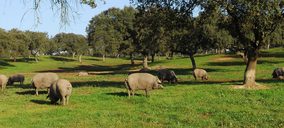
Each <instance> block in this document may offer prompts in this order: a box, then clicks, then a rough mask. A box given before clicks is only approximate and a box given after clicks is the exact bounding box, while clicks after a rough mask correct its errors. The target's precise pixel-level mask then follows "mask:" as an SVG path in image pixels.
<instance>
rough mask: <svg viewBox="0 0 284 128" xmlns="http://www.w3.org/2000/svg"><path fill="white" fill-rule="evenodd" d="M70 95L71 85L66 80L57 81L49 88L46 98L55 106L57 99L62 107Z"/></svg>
mask: <svg viewBox="0 0 284 128" xmlns="http://www.w3.org/2000/svg"><path fill="white" fill-rule="evenodd" d="M71 93H72V85H71V83H70V82H69V81H68V80H65V79H59V80H57V81H55V82H54V83H53V84H52V85H51V86H50V88H49V94H48V96H47V98H48V97H49V99H50V100H51V103H52V104H55V103H56V102H57V101H58V100H59V99H60V103H61V104H62V105H65V104H66V105H67V104H68V102H69V98H70V96H71Z"/></svg>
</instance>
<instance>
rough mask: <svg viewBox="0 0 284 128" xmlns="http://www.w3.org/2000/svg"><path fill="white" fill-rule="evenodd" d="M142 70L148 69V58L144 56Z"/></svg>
mask: <svg viewBox="0 0 284 128" xmlns="http://www.w3.org/2000/svg"><path fill="white" fill-rule="evenodd" d="M143 68H148V56H147V55H144V59H143Z"/></svg>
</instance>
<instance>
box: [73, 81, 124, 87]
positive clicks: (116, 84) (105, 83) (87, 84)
mask: <svg viewBox="0 0 284 128" xmlns="http://www.w3.org/2000/svg"><path fill="white" fill-rule="evenodd" d="M71 84H72V87H73V88H78V87H90V86H91V87H102V88H108V87H117V88H125V84H124V81H121V82H119V81H86V82H71Z"/></svg>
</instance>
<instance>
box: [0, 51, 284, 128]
mask: <svg viewBox="0 0 284 128" xmlns="http://www.w3.org/2000/svg"><path fill="white" fill-rule="evenodd" d="M195 59H196V63H197V67H199V68H204V69H206V70H207V71H208V73H209V80H208V81H201V80H197V81H195V80H194V78H193V77H192V75H191V63H190V59H189V58H188V57H178V56H176V57H174V59H172V60H167V59H165V58H163V57H161V58H160V60H156V62H154V63H149V65H150V67H152V69H158V68H159V67H164V68H169V69H172V70H174V71H175V72H176V74H177V76H178V79H179V82H178V83H177V84H169V83H164V84H163V85H164V87H165V88H164V89H159V90H153V91H151V92H150V97H145V93H144V91H138V92H136V95H135V96H134V97H131V98H128V96H127V91H126V89H125V86H124V79H125V78H126V77H127V73H128V72H129V71H131V70H137V69H139V68H141V65H140V63H141V62H140V61H136V65H134V66H132V65H130V60H128V59H127V58H107V59H106V61H104V62H103V61H102V60H101V58H97V57H83V63H79V62H77V61H75V60H73V59H71V58H70V57H60V56H42V57H40V62H38V63H36V62H33V61H30V62H23V61H21V60H20V61H19V62H11V61H4V60H3V59H2V60H0V73H1V74H5V75H7V76H9V75H12V74H15V73H22V74H24V75H25V76H26V80H25V84H24V85H19V84H18V83H16V84H15V85H13V86H7V88H6V90H5V91H4V92H1V93H0V127H5V128H6V127H37V128H46V127H59V128H60V127H62V128H65V127H76V128H77V127H78V128H81V127H84V128H85V127H91V128H93V127H102V128H104V127H107V128H109V127H116V128H122V127H123V128H124V127H151V128H152V127H154V128H155V127H159V128H160V127H170V128H175V127H284V118H283V117H284V84H283V82H284V81H283V80H276V79H272V75H271V74H272V71H273V70H274V69H275V68H277V67H284V48H276V49H271V50H268V51H262V53H261V55H260V58H259V60H258V65H257V75H256V76H257V82H258V83H259V84H262V85H265V86H267V87H269V89H263V90H244V89H232V86H233V85H240V84H242V79H243V74H244V70H245V64H244V62H243V60H242V59H241V58H240V57H239V56H237V55H224V54H221V55H196V57H195ZM78 71H88V72H90V74H91V75H89V76H81V77H79V76H77V72H78ZM39 72H56V73H58V75H59V76H60V78H65V79H68V80H70V81H71V83H72V85H73V93H72V96H71V98H70V104H69V105H67V106H60V105H52V104H50V101H49V100H47V99H46V96H47V92H46V90H41V91H40V95H39V96H36V95H34V94H35V92H34V89H32V88H31V86H30V82H31V78H32V76H33V75H34V74H36V73H39Z"/></svg>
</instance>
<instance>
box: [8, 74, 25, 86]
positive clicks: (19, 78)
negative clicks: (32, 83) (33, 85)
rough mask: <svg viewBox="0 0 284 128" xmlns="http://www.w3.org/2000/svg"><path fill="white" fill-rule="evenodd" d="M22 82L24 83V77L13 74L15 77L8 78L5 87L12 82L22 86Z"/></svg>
mask: <svg viewBox="0 0 284 128" xmlns="http://www.w3.org/2000/svg"><path fill="white" fill-rule="evenodd" d="M24 81H25V76H24V75H22V74H15V75H13V76H10V77H9V79H8V83H7V85H13V84H14V82H20V85H23V84H24Z"/></svg>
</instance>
